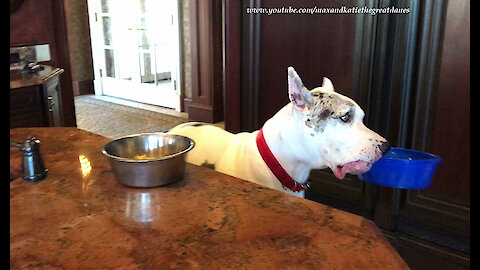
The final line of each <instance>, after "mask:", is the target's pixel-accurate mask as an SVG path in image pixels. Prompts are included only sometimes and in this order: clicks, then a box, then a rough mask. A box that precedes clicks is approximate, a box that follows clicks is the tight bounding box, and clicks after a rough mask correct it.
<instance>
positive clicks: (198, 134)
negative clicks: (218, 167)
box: [168, 122, 234, 167]
mask: <svg viewBox="0 0 480 270" xmlns="http://www.w3.org/2000/svg"><path fill="white" fill-rule="evenodd" d="M168 133H171V134H178V135H183V136H186V137H189V138H190V139H192V140H193V141H194V142H195V147H194V148H193V149H192V150H191V151H190V152H189V153H188V155H187V162H189V163H192V164H195V165H201V166H205V167H213V166H214V164H218V162H219V160H220V159H221V158H222V153H223V152H225V150H226V149H227V148H228V146H229V144H230V142H231V140H232V137H233V136H234V134H232V133H230V132H227V131H225V130H223V129H221V128H219V127H216V126H213V125H209V124H205V123H201V122H189V123H185V124H181V125H178V126H176V127H174V128H172V129H171V130H170V131H169V132H168Z"/></svg>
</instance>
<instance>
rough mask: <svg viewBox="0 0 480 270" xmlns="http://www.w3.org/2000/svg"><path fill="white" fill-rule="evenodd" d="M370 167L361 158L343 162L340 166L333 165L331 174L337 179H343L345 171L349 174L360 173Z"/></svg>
mask: <svg viewBox="0 0 480 270" xmlns="http://www.w3.org/2000/svg"><path fill="white" fill-rule="evenodd" d="M369 169H370V165H369V164H368V163H367V162H365V161H361V160H357V161H353V162H349V163H346V164H344V165H343V166H342V167H335V168H334V169H333V174H335V176H336V177H337V178H338V179H343V178H344V177H345V175H346V174H347V173H351V174H362V173H364V172H366V171H368V170H369Z"/></svg>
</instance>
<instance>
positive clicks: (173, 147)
mask: <svg viewBox="0 0 480 270" xmlns="http://www.w3.org/2000/svg"><path fill="white" fill-rule="evenodd" d="M194 145H195V143H194V142H193V140H192V139H190V138H188V137H185V136H181V135H174V134H166V133H143V134H135V135H129V136H125V137H121V138H118V139H115V140H113V141H110V142H108V143H106V144H105V145H104V146H103V148H102V153H103V154H105V156H107V157H108V158H109V160H110V164H111V167H112V170H113V174H114V175H115V178H116V179H117V181H118V182H119V183H120V184H123V185H126V186H130V187H158V186H163V185H167V184H170V183H173V182H175V181H177V180H179V179H181V178H182V177H183V174H184V172H185V154H186V153H187V152H188V151H190V150H192V148H193V147H194Z"/></svg>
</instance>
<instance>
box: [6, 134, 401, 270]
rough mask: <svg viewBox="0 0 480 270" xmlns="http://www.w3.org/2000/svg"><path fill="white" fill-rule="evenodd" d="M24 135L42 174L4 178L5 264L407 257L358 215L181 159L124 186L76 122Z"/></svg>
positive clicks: (147, 265) (323, 265) (261, 264)
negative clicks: (176, 169)
mask: <svg viewBox="0 0 480 270" xmlns="http://www.w3.org/2000/svg"><path fill="white" fill-rule="evenodd" d="M32 135H34V136H36V137H37V138H38V139H39V140H40V141H41V147H40V150H41V153H42V156H43V159H44V162H45V166H46V167H47V168H48V177H47V178H46V179H45V180H43V181H40V182H37V183H26V182H23V180H22V179H21V178H18V179H16V180H14V181H12V182H10V267H11V269H28V268H34V269H382V270H383V269H408V266H407V265H406V264H405V262H404V261H403V260H402V258H401V257H400V256H399V255H398V253H397V252H396V251H395V250H394V249H393V248H392V246H391V245H390V244H389V243H388V242H387V241H386V239H385V237H384V236H383V235H382V234H381V232H380V230H379V229H378V228H377V227H376V226H375V224H373V223H372V222H371V221H369V220H366V219H364V218H362V217H360V216H356V215H353V214H350V213H347V212H344V211H340V210H337V209H334V208H331V207H328V206H325V205H323V204H319V203H316V202H313V201H309V200H306V199H301V198H297V197H295V196H291V195H288V194H285V193H282V192H280V191H276V190H271V189H268V188H263V187H261V186H258V185H255V184H253V183H250V182H248V181H243V180H240V179H237V178H234V177H231V176H227V175H224V174H221V173H218V172H215V171H213V170H210V169H206V168H202V167H198V166H194V165H191V164H187V167H186V174H185V176H184V178H183V179H182V180H180V181H179V182H176V183H174V184H171V185H168V186H164V187H159V188H151V189H139V188H130V187H125V186H122V185H120V184H118V183H117V182H116V181H115V179H114V177H113V174H112V172H111V170H110V165H109V163H108V160H107V159H106V158H105V157H104V156H103V155H102V153H101V150H100V149H101V147H102V146H103V144H105V143H106V142H108V141H109V139H107V138H104V137H101V136H98V135H95V134H92V133H88V132H86V131H83V130H79V129H76V128H24V129H13V130H11V133H10V139H11V140H14V141H22V140H24V139H25V138H26V137H28V136H32ZM10 153H11V154H10V162H11V163H10V167H11V173H13V174H17V175H18V173H19V168H20V162H21V159H20V152H19V150H18V149H15V148H11V150H10ZM82 164H83V165H82ZM88 165H90V166H88ZM82 168H83V170H82Z"/></svg>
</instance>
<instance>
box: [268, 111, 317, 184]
mask: <svg viewBox="0 0 480 270" xmlns="http://www.w3.org/2000/svg"><path fill="white" fill-rule="evenodd" d="M293 110H294V109H293V108H292V105H291V103H290V104H288V105H286V106H285V107H283V108H282V109H281V110H280V111H278V112H277V113H276V114H275V115H274V116H273V117H272V118H270V119H269V120H268V121H267V122H265V124H264V126H263V133H264V137H265V140H266V142H267V144H268V146H269V148H270V151H272V153H273V155H274V156H275V157H276V158H277V160H278V162H279V163H280V165H281V166H282V167H283V168H284V169H285V171H286V172H287V173H288V174H289V175H290V176H291V177H292V178H293V179H294V180H295V181H297V182H299V183H304V182H305V181H307V179H308V176H309V174H310V170H311V169H312V165H311V156H312V153H311V149H308V147H306V145H305V143H304V140H303V138H302V136H299V134H298V130H299V128H301V126H299V125H301V124H303V121H301V120H300V119H298V118H299V117H300V115H298V113H299V112H296V111H293ZM299 120H300V121H299Z"/></svg>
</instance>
